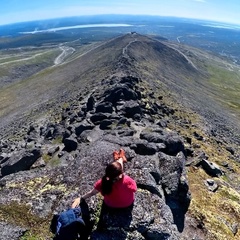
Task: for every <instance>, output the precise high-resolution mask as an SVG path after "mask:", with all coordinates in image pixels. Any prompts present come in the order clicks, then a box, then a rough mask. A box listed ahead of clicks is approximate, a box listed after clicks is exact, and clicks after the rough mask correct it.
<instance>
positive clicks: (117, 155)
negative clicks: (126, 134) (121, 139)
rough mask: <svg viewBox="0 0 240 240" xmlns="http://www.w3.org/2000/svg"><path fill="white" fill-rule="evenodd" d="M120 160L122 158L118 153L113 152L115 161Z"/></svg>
mask: <svg viewBox="0 0 240 240" xmlns="http://www.w3.org/2000/svg"><path fill="white" fill-rule="evenodd" d="M119 158H120V156H119V153H118V151H114V152H113V159H114V160H116V161H117V160H118V159H119Z"/></svg>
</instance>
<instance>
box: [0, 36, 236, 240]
mask: <svg viewBox="0 0 240 240" xmlns="http://www.w3.org/2000/svg"><path fill="white" fill-rule="evenodd" d="M177 47H178V48H180V47H179V46H173V45H171V43H170V42H168V41H166V40H164V41H159V40H155V39H152V38H149V37H145V36H141V35H138V34H136V33H132V34H128V35H126V36H121V37H119V38H116V39H113V40H112V41H108V42H106V43H105V44H103V45H101V46H99V47H98V48H96V49H95V50H94V52H92V53H88V54H87V55H85V56H83V57H82V58H81V59H76V60H74V61H73V62H72V63H71V62H70V63H68V64H66V65H64V66H63V67H62V69H64V68H66V69H67V68H68V69H70V68H72V69H74V71H76V72H77V71H79V74H78V75H74V74H73V73H72V72H71V74H73V75H71V74H70V76H69V78H68V76H66V74H65V78H68V83H67V84H68V87H66V88H65V90H66V92H64V94H62V95H60V94H57V93H56V94H55V95H54V98H55V101H53V100H51V101H50V102H48V103H44V102H43V103H42V105H41V106H40V107H38V108H37V109H34V110H33V111H32V115H28V117H26V118H24V119H22V118H21V121H19V122H18V125H17V124H16V120H14V122H13V123H10V121H9V119H8V121H7V120H6V119H7V118H6V116H5V117H4V119H5V121H6V123H5V126H8V127H9V129H8V131H7V132H8V134H6V133H5V134H3V132H2V136H4V138H2V139H1V141H0V173H1V175H0V193H1V194H0V232H1V236H0V239H4V240H15V239H51V238H52V234H51V233H50V231H49V226H50V221H51V219H52V217H53V215H54V214H55V213H59V212H61V211H63V210H65V209H68V208H70V206H71V203H72V201H73V199H75V198H76V197H79V196H81V195H83V194H85V193H86V192H87V191H89V190H91V189H92V187H93V184H94V183H95V181H96V180H98V179H99V178H101V177H102V176H103V174H104V170H105V167H106V165H107V164H108V163H109V162H111V161H112V160H113V157H112V153H113V151H114V150H118V149H120V148H123V149H124V150H125V152H126V157H127V159H128V162H127V163H126V164H125V165H124V168H125V173H126V174H127V175H129V176H131V177H132V178H134V179H135V180H136V182H137V186H138V190H137V192H136V195H135V202H134V206H133V209H132V211H130V212H129V211H121V212H115V213H114V214H110V213H108V214H105V215H104V213H103V216H102V217H103V220H104V224H103V226H101V228H99V227H98V223H99V217H100V211H101V205H102V197H101V196H100V195H99V194H98V195H96V196H94V197H92V198H91V199H87V200H86V203H87V207H88V210H89V213H90V218H89V221H88V231H89V239H92V240H101V239H105V240H107V239H115V240H123V239H129V240H130V239H147V240H154V239H156V240H159V239H168V240H179V239H186V240H187V239H199V240H200V239H202V240H205V239H224V236H228V238H225V239H237V238H238V237H239V236H240V235H239V234H240V233H239V230H238V223H239V221H240V215H239V211H240V207H239V203H240V198H239V187H238V184H237V183H239V182H238V181H237V177H236V176H237V174H238V171H239V169H238V168H237V167H238V166H239V162H238V161H237V159H238V157H237V156H238V155H237V154H238V149H237V147H236V146H235V145H233V143H232V142H233V141H232V142H231V144H230V141H228V140H227V139H230V138H231V137H234V136H235V137H236V135H233V134H231V131H230V130H229V131H228V130H227V132H228V133H229V135H224V133H225V132H226V129H220V128H218V127H217V126H218V125H217V124H218V122H219V121H216V125H214V124H213V119H212V118H210V117H209V118H206V116H209V115H208V114H209V111H210V110H208V111H207V110H206V109H205V110H204V111H203V112H201V111H199V112H196V109H197V108H200V105H199V104H202V106H203V104H204V101H208V102H214V99H206V98H205V99H203V100H201V101H198V99H199V98H200V95H203V94H204V93H203V92H201V94H200V92H199V91H198V87H199V81H200V79H204V78H206V77H207V74H206V72H205V70H204V69H203V68H201V67H200V66H199V65H197V63H196V62H194V60H193V59H191V58H190V57H189V56H188V55H187V51H185V52H184V51H182V50H181V49H177ZM114 48H115V51H114V50H113V49H114ZM101 52H102V54H101ZM110 52H111V54H110ZM90 54H92V56H94V61H95V68H94V67H93V66H91V68H90V67H89V69H88V71H87V70H86V67H84V68H85V70H84V71H82V70H81V64H79V63H81V61H84V58H85V62H86V61H89V62H91V60H90ZM99 54H100V55H101V57H99V59H96V57H97V56H100V55H99ZM188 54H189V55H191V52H188ZM102 58H104V59H105V62H104V63H103V62H102ZM110 58H111V61H110V60H109V59H110ZM106 59H107V60H106ZM97 61H100V63H101V64H100V63H99V64H96V62H97ZM77 63H78V64H79V65H77ZM173 65H175V67H173ZM77 66H78V69H76V67H77ZM99 66H101V68H100V67H99ZM62 69H61V71H63V70H62ZM93 69H94V72H93ZM98 70H99V74H98ZM58 71H60V70H58V69H56V70H55V72H58ZM51 74H52V75H51V78H54V77H53V76H55V75H54V73H51ZM90 78H91V79H90ZM194 78H195V79H197V80H196V85H194V86H196V89H195V88H194V87H193V88H194V89H195V90H192V92H189V91H188V90H189V87H190V85H191V84H193V83H190V79H194ZM85 79H87V80H88V81H86V83H85ZM186 79H187V80H186ZM187 81H189V85H188V86H187V87H186V89H185V90H186V92H188V93H186V94H185V95H184V96H185V98H186V102H185V104H186V105H183V103H184V99H182V98H181V97H179V95H175V94H179V93H180V94H181V93H183V92H184V90H183V87H184V85H186V83H187ZM69 82H70V83H72V84H73V88H70V85H71V84H69ZM81 84H82V87H81ZM61 87H62V86H61ZM57 90H59V85H58V86H57V87H56V90H55V91H56V92H57ZM46 91H47V90H46ZM51 91H53V89H51ZM194 91H196V94H195V95H194V97H192V98H190V95H192V94H193V93H194ZM45 95H46V92H45ZM32 100H33V99H32ZM194 103H196V104H194ZM197 103H198V105H197ZM193 105H194V106H195V107H196V108H190V106H193ZM186 106H189V108H187V107H186ZM207 108H209V107H207ZM216 108H217V106H216ZM216 108H215V109H213V110H212V112H213V113H216V112H217V111H216ZM22 109H24V108H22ZM28 110H29V109H28ZM206 112H207V114H205V115H204V114H202V115H201V116H203V118H201V117H200V115H198V114H199V113H206ZM224 112H225V110H224V109H223V110H222V113H224ZM226 116H227V115H224V114H223V115H222V118H221V119H225V120H224V121H226V122H227V121H228V122H229V126H232V129H234V124H233V123H232V121H233V122H234V119H233V120H232V119H231V120H229V119H227V118H226ZM204 117H205V119H204ZM216 119H217V120H219V119H220V117H217V118H216ZM210 123H212V124H211V125H210ZM231 123H232V125H231ZM235 126H236V125H235ZM232 132H233V133H234V131H232ZM213 133H214V134H213ZM235 133H236V132H235ZM223 135H224V138H222V136H223ZM232 139H233V138H232ZM212 149H217V150H216V152H212ZM218 156H219V159H218V160H219V161H216V158H217V157H218ZM221 157H222V158H224V160H225V161H222V160H221ZM229 179H233V180H232V183H231V184H230V183H229V182H230V181H231V180H230V181H229ZM228 191H229V192H228ZM230 192H231V193H230ZM218 194H222V195H221V196H219V195H218ZM224 194H225V195H224ZM228 194H230V195H229V196H231V198H232V201H233V203H232V202H228ZM216 196H218V198H215V197H216ZM211 199H214V202H213V203H212V202H211ZM218 199H220V200H218ZM220 201H221V203H222V204H223V205H220ZM201 204H202V206H201ZM216 204H219V205H218V206H217V208H218V207H219V208H222V213H223V214H222V215H218V216H217V215H216V216H215V217H212V216H210V215H211V214H212V215H214V214H216V212H215V210H214V209H213V207H212V206H215V205H216ZM233 206H234V207H233ZM215 207H216V206H215ZM228 208H229V211H228V212H227V209H228ZM227 214H229V216H228V215H227ZM211 221H212V222H211ZM215 221H216V222H215ZM216 225H223V226H224V227H223V226H220V227H219V232H220V235H219V232H218V231H217V229H216ZM225 234H226V235H225ZM222 237H223V238H222Z"/></svg>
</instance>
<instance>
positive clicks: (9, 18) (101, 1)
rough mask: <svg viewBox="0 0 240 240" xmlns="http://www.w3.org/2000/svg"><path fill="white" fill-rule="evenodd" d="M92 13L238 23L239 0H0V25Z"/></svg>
mask: <svg viewBox="0 0 240 240" xmlns="http://www.w3.org/2000/svg"><path fill="white" fill-rule="evenodd" d="M96 14H134V15H139V14H144V15H159V16H174V17H186V18H195V19H205V20H213V21H219V22H225V23H235V24H238V25H240V1H239V0H120V1H118V0H0V25H3V24H8V23H14V22H24V21H31V20H41V19H50V18H58V17H69V16H81V15H96Z"/></svg>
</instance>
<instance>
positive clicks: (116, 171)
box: [102, 161, 123, 195]
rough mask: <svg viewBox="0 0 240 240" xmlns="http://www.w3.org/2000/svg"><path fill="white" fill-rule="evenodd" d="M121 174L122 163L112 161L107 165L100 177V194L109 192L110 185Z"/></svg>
mask: <svg viewBox="0 0 240 240" xmlns="http://www.w3.org/2000/svg"><path fill="white" fill-rule="evenodd" d="M122 174H123V168H122V165H121V164H120V163H119V162H117V161H114V162H112V163H110V164H108V165H107V167H106V169H105V175H104V176H103V178H102V194H103V195H106V194H109V193H111V191H112V185H113V183H114V182H116V181H118V180H119V179H120V178H121V176H122Z"/></svg>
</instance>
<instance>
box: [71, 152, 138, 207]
mask: <svg viewBox="0 0 240 240" xmlns="http://www.w3.org/2000/svg"><path fill="white" fill-rule="evenodd" d="M113 158H114V161H113V162H112V163H110V164H108V165H107V167H106V170H105V175H104V176H103V177H102V178H101V179H99V180H98V181H97V182H96V183H95V184H94V188H93V189H92V190H91V191H89V192H88V193H86V194H85V195H83V196H82V197H81V198H80V197H79V198H76V199H75V200H74V202H73V204H72V207H73V208H74V207H77V206H78V205H79V204H80V201H81V200H85V199H87V198H89V197H91V196H94V195H96V194H97V193H98V192H100V193H101V194H102V195H103V197H104V200H103V204H104V205H106V206H107V207H110V208H127V207H129V206H131V205H133V202H134V193H135V192H136V191H137V184H136V182H135V181H134V180H133V179H132V178H131V177H129V176H127V175H126V174H124V172H123V164H124V163H125V162H127V159H126V157H125V152H124V150H123V149H120V151H119V152H117V151H114V153H113Z"/></svg>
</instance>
